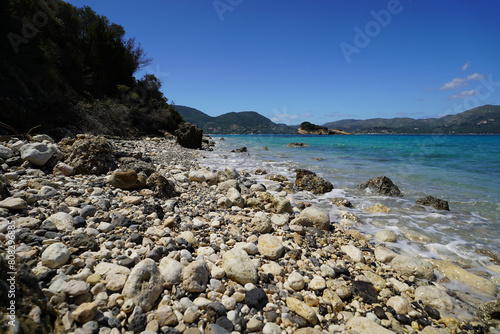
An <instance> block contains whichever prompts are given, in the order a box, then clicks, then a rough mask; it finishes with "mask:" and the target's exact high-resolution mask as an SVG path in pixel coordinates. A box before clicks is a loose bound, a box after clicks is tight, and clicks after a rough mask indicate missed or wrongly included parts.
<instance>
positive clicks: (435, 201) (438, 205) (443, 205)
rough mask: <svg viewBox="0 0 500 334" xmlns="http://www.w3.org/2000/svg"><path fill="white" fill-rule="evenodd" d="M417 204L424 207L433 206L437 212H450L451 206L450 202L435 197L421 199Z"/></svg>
mask: <svg viewBox="0 0 500 334" xmlns="http://www.w3.org/2000/svg"><path fill="white" fill-rule="evenodd" d="M417 204H419V205H424V206H432V207H433V208H434V209H436V210H445V211H450V206H449V205H448V202H447V201H445V200H442V199H439V198H436V197H434V196H427V197H423V198H419V199H418V200H417Z"/></svg>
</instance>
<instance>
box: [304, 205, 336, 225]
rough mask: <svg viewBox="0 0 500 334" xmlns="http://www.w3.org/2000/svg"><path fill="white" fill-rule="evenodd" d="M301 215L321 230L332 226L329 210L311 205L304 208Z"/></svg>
mask: <svg viewBox="0 0 500 334" xmlns="http://www.w3.org/2000/svg"><path fill="white" fill-rule="evenodd" d="M299 217H300V218H307V219H309V220H310V221H311V222H312V224H313V226H314V227H316V228H317V229H319V230H325V231H326V230H328V229H329V228H330V215H329V214H328V211H326V210H324V209H321V208H318V207H315V206H310V207H308V208H305V209H304V210H302V211H301V212H300V215H299Z"/></svg>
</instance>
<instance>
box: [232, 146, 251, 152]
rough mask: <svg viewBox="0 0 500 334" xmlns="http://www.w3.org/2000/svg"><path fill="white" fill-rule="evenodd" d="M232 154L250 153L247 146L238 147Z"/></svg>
mask: <svg viewBox="0 0 500 334" xmlns="http://www.w3.org/2000/svg"><path fill="white" fill-rule="evenodd" d="M232 152H235V153H247V152H248V148H246V147H245V146H243V147H238V148H237V149H235V150H234V151H232Z"/></svg>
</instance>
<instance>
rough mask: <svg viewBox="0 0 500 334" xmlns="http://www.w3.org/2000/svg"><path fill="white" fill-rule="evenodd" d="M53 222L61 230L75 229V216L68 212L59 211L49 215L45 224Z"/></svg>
mask: <svg viewBox="0 0 500 334" xmlns="http://www.w3.org/2000/svg"><path fill="white" fill-rule="evenodd" d="M46 222H52V223H53V224H54V225H55V226H56V227H57V229H58V230H59V231H73V230H74V229H75V226H74V219H73V217H72V216H71V215H70V214H68V213H66V212H57V213H54V214H53V215H51V216H49V217H48V218H47V219H45V221H44V222H43V224H45V223H46Z"/></svg>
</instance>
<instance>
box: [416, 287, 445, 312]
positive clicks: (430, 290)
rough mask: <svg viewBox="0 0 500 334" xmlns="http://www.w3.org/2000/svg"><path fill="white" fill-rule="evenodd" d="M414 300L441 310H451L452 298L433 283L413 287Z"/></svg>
mask: <svg viewBox="0 0 500 334" xmlns="http://www.w3.org/2000/svg"><path fill="white" fill-rule="evenodd" d="M415 300H416V301H421V302H422V303H424V304H425V305H430V306H432V307H434V308H436V309H438V310H441V311H451V310H453V300H452V299H451V297H450V296H449V295H448V294H447V293H446V291H444V290H443V289H441V288H438V287H437V286H434V285H427V286H419V287H418V288H416V289H415Z"/></svg>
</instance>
